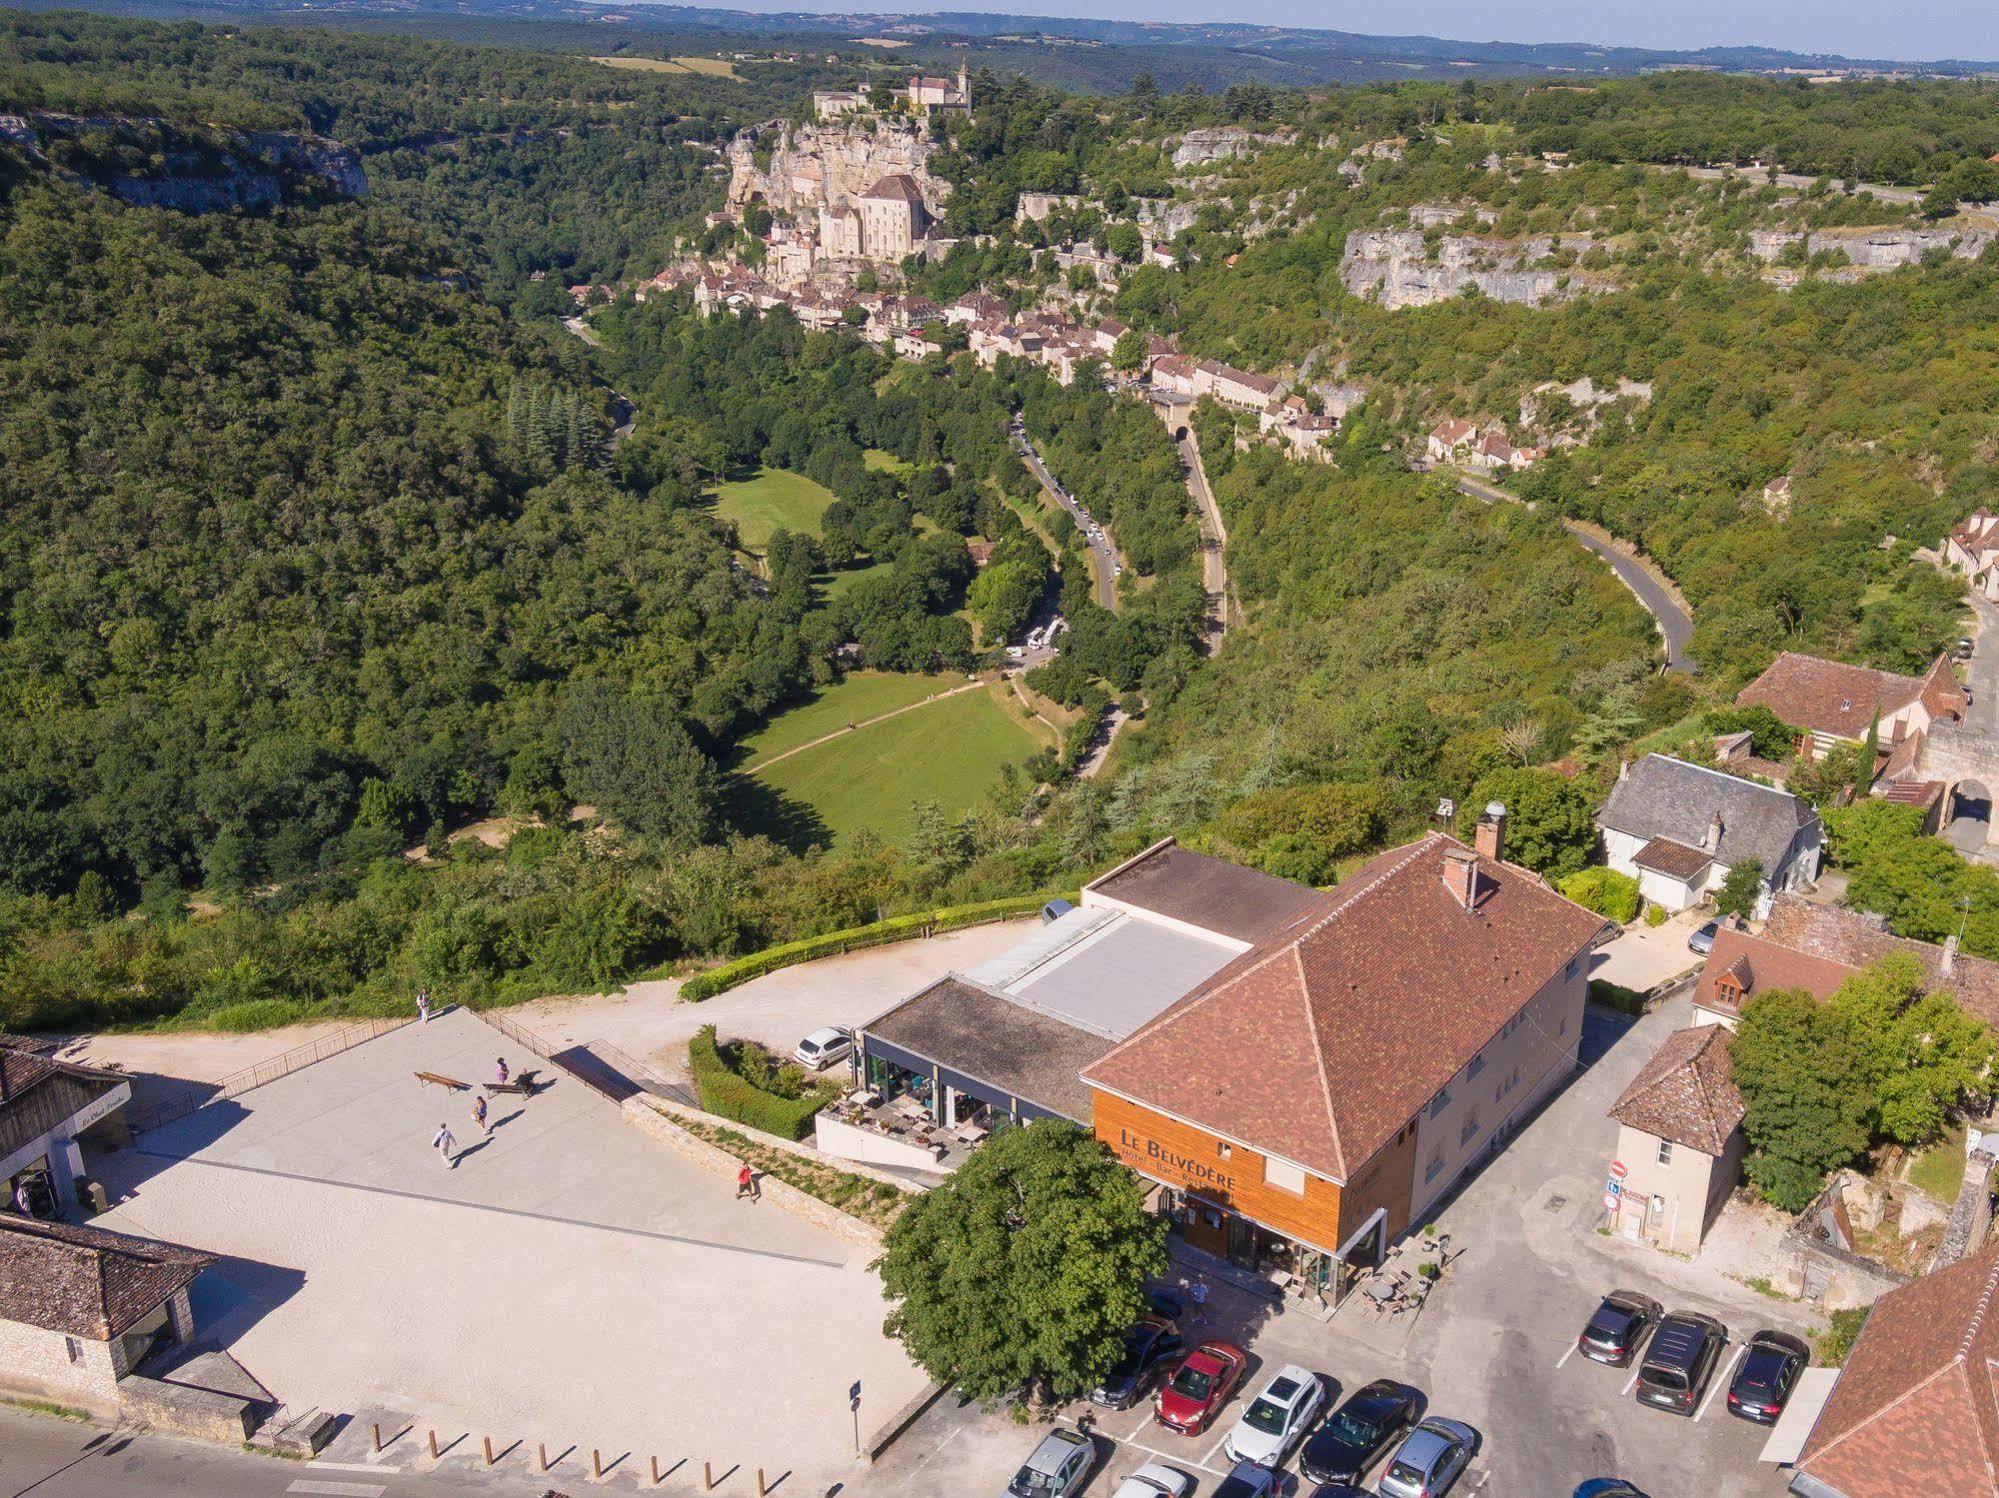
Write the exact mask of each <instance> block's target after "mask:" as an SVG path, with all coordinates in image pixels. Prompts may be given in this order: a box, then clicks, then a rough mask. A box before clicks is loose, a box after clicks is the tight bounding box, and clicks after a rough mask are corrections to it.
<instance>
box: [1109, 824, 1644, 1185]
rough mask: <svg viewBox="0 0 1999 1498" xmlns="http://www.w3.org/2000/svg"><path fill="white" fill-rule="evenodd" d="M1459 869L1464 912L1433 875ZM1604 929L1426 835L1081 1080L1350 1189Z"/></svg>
mask: <svg viewBox="0 0 1999 1498" xmlns="http://www.w3.org/2000/svg"><path fill="white" fill-rule="evenodd" d="M1463 863H1469V864H1470V865H1471V867H1472V868H1473V870H1474V871H1475V889H1476V893H1475V898H1474V900H1473V903H1472V906H1471V908H1470V909H1466V907H1465V905H1464V903H1463V902H1462V901H1461V900H1460V899H1459V897H1458V895H1457V894H1456V893H1454V892H1453V890H1452V889H1451V888H1450V887H1449V886H1448V885H1447V884H1446V882H1445V881H1446V877H1447V868H1448V867H1449V866H1450V865H1453V864H1460V865H1461V864H1463ZM1603 925H1604V922H1603V918H1602V917H1601V916H1596V915H1592V914H1591V913H1590V912H1588V911H1586V910H1584V909H1583V908H1582V907H1581V906H1580V905H1575V904H1572V903H1571V902H1570V901H1568V900H1565V899H1563V898H1562V897H1561V896H1560V895H1558V894H1556V893H1554V892H1553V891H1552V890H1550V889H1549V888H1548V887H1547V886H1546V885H1544V884H1543V883H1542V882H1541V881H1540V880H1539V879H1538V878H1536V877H1535V876H1534V875H1532V874H1530V873H1528V872H1527V871H1526V870H1524V869H1520V868H1516V867H1514V866H1513V865H1511V864H1503V863H1495V862H1493V861H1492V860H1490V859H1484V858H1478V857H1476V856H1475V855H1473V854H1472V853H1471V852H1470V851H1469V850H1467V849H1466V848H1465V847H1464V845H1463V844H1462V843H1459V842H1458V841H1457V840H1456V839H1455V838H1450V837H1446V836H1444V835H1443V834H1441V833H1432V834H1431V835H1430V836H1428V837H1426V838H1424V839H1422V840H1421V841H1420V842H1416V843H1411V844H1409V845H1407V846H1405V847H1401V848H1395V849H1392V850H1390V851H1389V852H1386V853H1383V854H1381V855H1380V856H1379V857H1377V858H1374V859H1372V860H1370V861H1369V862H1368V863H1367V864H1365V865H1363V866H1362V867H1361V868H1360V869H1359V870H1358V871H1356V872H1355V874H1354V875H1353V876H1352V878H1350V879H1349V880H1348V882H1347V883H1345V884H1343V885H1341V886H1340V887H1339V888H1338V889H1336V890H1332V891H1330V892H1328V893H1325V894H1321V895H1318V896H1316V897H1315V898H1314V899H1313V900H1312V901H1311V903H1310V904H1309V905H1307V906H1306V908H1305V909H1304V910H1303V911H1302V912H1301V913H1300V914H1299V915H1298V916H1297V917H1296V918H1295V919H1293V920H1291V921H1290V922H1289V923H1287V924H1286V925H1285V926H1284V927H1283V928H1282V929H1280V930H1278V931H1276V932H1275V933H1273V934H1272V935H1270V936H1269V937H1267V938H1265V939H1264V940H1262V941H1259V942H1258V943H1257V944H1256V945H1255V946H1254V947H1252V948H1251V949H1250V950H1249V951H1247V952H1245V953H1243V954H1242V955H1241V956H1240V957H1238V958H1236V959H1235V960H1234V961H1233V962H1231V963H1230V964H1229V965H1228V966H1227V967H1225V968H1223V969H1221V971H1220V972H1218V973H1216V974H1215V975H1214V976H1213V977H1211V978H1209V979H1208V980H1207V981H1206V982H1204V983H1203V984H1202V985H1201V986H1200V987H1199V988H1197V989H1195V990H1194V991H1193V992H1192V993H1190V994H1189V995H1188V996H1187V997H1186V998H1184V999H1181V1000H1180V1001H1178V1002H1177V1003H1175V1004H1174V1005H1173V1006H1172V1007H1171V1008H1169V1009H1167V1010H1165V1011H1164V1012H1163V1013H1162V1014H1161V1015H1159V1017H1158V1018H1156V1019H1154V1020H1152V1021H1151V1022H1149V1023H1148V1024H1146V1025H1145V1026H1143V1027H1141V1028H1140V1029H1139V1030H1137V1031H1136V1032H1134V1033H1133V1034H1132V1035H1131V1036H1130V1038H1128V1039H1127V1040H1125V1041H1124V1042H1122V1043H1121V1044H1120V1045H1118V1046H1117V1048H1116V1049H1114V1050H1112V1051H1111V1052H1110V1053H1109V1054H1108V1055H1107V1056H1105V1057H1104V1058H1103V1059H1102V1060H1101V1061H1098V1062H1097V1063H1096V1064H1095V1065H1093V1066H1091V1067H1089V1068H1087V1069H1086V1070H1085V1071H1084V1073H1083V1077H1084V1080H1085V1081H1087V1082H1089V1083H1091V1084H1092V1085H1093V1086H1097V1087H1101V1088H1103V1089H1105V1090H1107V1091H1110V1092H1114V1093H1118V1094H1120V1095H1122V1096H1125V1097H1128V1098H1133V1099H1136V1100H1137V1101H1138V1102H1140V1103H1142V1104H1144V1105H1147V1106H1150V1107H1154V1108H1158V1109H1160V1110H1161V1111H1163V1112H1166V1113H1169V1114H1172V1115H1174V1116H1176V1117H1178V1118H1182V1119H1185V1120H1186V1121H1188V1122H1189V1123H1192V1124H1194V1125H1196V1126H1198V1127H1201V1128H1205V1129H1209V1130H1211V1131H1213V1132H1214V1133H1217V1134H1220V1135H1223V1136H1226V1137H1228V1138H1232V1139H1236V1140H1240V1141H1242V1142H1243V1143H1245V1144H1247V1145H1250V1146H1252V1147H1254V1148H1256V1149H1260V1150H1263V1151H1265V1152H1267V1153H1270V1154H1274V1155H1278V1156H1281V1157H1282V1158H1284V1159H1287V1160H1290V1161H1293V1162H1295V1163H1297V1164H1299V1165H1302V1166H1305V1167H1306V1168H1307V1169H1309V1170H1312V1171H1315V1172H1317V1173H1319V1174H1321V1175H1324V1176H1327V1177H1330V1178H1331V1179H1333V1180H1335V1181H1344V1180H1346V1179H1347V1178H1348V1177H1349V1176H1350V1175H1351V1173H1352V1172H1353V1171H1355V1170H1357V1169H1359V1168H1360V1167H1361V1166H1362V1165H1363V1164H1365V1163H1366V1161H1367V1160H1368V1159H1369V1158H1370V1157H1371V1156H1373V1155H1374V1154H1375V1152H1376V1151H1378V1150H1379V1149H1380V1148H1381V1146H1382V1145H1383V1144H1385V1143H1386V1142H1387V1141H1388V1140H1389V1139H1391V1138H1392V1137H1393V1136H1394V1134H1395V1132H1396V1131H1397V1130H1398V1129H1400V1128H1401V1127H1402V1126H1403V1125H1404V1124H1406V1123H1408V1121H1409V1120H1410V1118H1411V1117H1413V1116H1414V1115H1415V1113H1416V1112H1417V1110H1418V1109H1420V1108H1421V1107H1423V1105H1424V1104H1425V1103H1427V1102H1429V1101H1430V1099H1431V1098H1433V1097H1435V1096H1436V1094H1437V1092H1438V1090H1439V1089H1440V1088H1442V1087H1443V1086H1444V1084H1445V1083H1447V1082H1448V1081H1450V1079H1451V1078H1452V1077H1453V1076H1455V1075H1456V1074H1457V1073H1458V1072H1459V1070H1461V1069H1462V1068H1463V1067H1464V1066H1465V1064H1466V1063H1467V1062H1468V1061H1469V1060H1470V1059H1471V1058H1472V1056H1474V1055H1475V1054H1476V1053H1477V1052H1478V1051H1479V1050H1481V1049H1482V1048H1483V1047H1484V1046H1485V1045H1486V1044H1487V1043H1489V1042H1490V1041H1491V1040H1492V1038H1493V1037H1494V1036H1495V1035H1496V1034H1497V1033H1498V1032H1499V1030H1500V1028H1501V1027H1502V1026H1503V1025H1505V1024H1506V1022H1507V1021H1508V1020H1510V1019H1512V1018H1513V1017H1514V1016H1515V1015H1517V1014H1519V1013H1520V1011H1521V1010H1522V1009H1523V1008H1525V1007H1526V1005H1527V1004H1528V1002H1529V1001H1530V1000H1532V999H1533V997H1534V996H1535V995H1536V994H1537V993H1539V992H1540V991H1541V989H1542V988H1543V987H1544V986H1546V984H1547V983H1548V982H1549V981H1550V980H1551V979H1553V978H1555V977H1557V976H1558V975H1560V974H1561V973H1562V971H1563V969H1564V968H1565V967H1566V966H1567V964H1568V963H1569V962H1570V961H1571V960H1572V959H1574V958H1575V957H1576V956H1577V955H1578V954H1579V953H1582V952H1585V951H1587V950H1588V949H1589V947H1590V945H1591V944H1592V943H1593V942H1594V941H1595V939H1596V937H1597V934H1598V933H1599V932H1600V931H1601V930H1602V929H1603Z"/></svg>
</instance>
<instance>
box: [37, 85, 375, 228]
mask: <svg viewBox="0 0 1999 1498" xmlns="http://www.w3.org/2000/svg"><path fill="white" fill-rule="evenodd" d="M0 143H4V144H6V145H9V146H12V147H13V148H14V149H15V150H17V151H19V152H20V153H21V155H22V156H24V157H25V158H26V159H27V160H28V161H29V162H30V163H31V164H32V165H34V166H37V167H40V168H42V169H43V170H45V171H48V172H50V173H52V174H53V175H55V176H58V177H61V178H62V179H64V180H65V181H68V182H73V183H75V184H77V185H78V186H82V187H89V188H94V189H96V190H98V191H101V192H108V193H110V194H111V195H112V196H114V197H116V198H120V199H122V200H123V201H125V202H128V203H137V204H141V205H144V206H148V207H156V208H173V209H178V210H179V211H181V212H183V213H214V212H217V211H220V210H224V209H229V208H268V207H271V206H273V205H275V204H278V203H291V202H331V201H337V200H340V199H345V198H360V197H365V196H367V192H368V179H367V175H366V174H365V173H364V172H363V171H362V169H361V159H360V157H359V156H357V155H356V154H355V153H354V152H353V151H351V150H349V149H348V148H347V147H346V146H343V145H341V144H340V143H339V142H337V141H331V140H327V139H326V138H325V137H323V136H318V135H306V134H303V133H300V132H296V131H289V130H235V129H230V128H227V127H224V126H219V125H183V124H177V123H174V122H171V121H167V120H160V119H151V118H145V117H139V116H131V115H68V114H57V113H54V112H52V111H47V110H33V111H30V112H28V113H25V114H0Z"/></svg>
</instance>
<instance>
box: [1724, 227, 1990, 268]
mask: <svg viewBox="0 0 1999 1498" xmlns="http://www.w3.org/2000/svg"><path fill="white" fill-rule="evenodd" d="M1994 237H1995V236H1994V234H1993V232H1992V231H1991V230H1990V229H1967V228H1959V229H1951V228H1935V229H1821V230H1816V231H1814V232H1812V233H1809V234H1808V233H1805V232H1804V231H1802V230H1795V229H1794V230H1783V229H1752V230H1751V231H1750V233H1749V253H1750V254H1752V255H1754V256H1755V257H1756V258H1757V259H1758V260H1761V261H1764V262H1766V263H1770V264H1774V263H1775V262H1776V261H1778V260H1781V259H1782V258H1783V257H1784V253H1785V252H1786V251H1787V250H1789V249H1791V248H1792V246H1794V245H1800V244H1802V245H1803V246H1804V249H1805V254H1806V255H1807V256H1808V257H1810V256H1816V255H1821V254H1828V253H1830V254H1834V255H1843V256H1845V257H1846V263H1847V264H1848V265H1853V266H1860V267H1862V268H1863V269H1866V270H1895V269H1897V268H1899V267H1901V266H1904V265H1918V264H1920V263H1921V262H1922V260H1923V258H1924V257H1925V256H1926V255H1929V254H1930V253H1932V252H1933V251H1936V250H1942V251H1945V252H1946V253H1948V254H1949V255H1951V256H1952V257H1954V258H1956V259H1959V260H1976V259H1977V258H1978V257H1979V256H1980V255H1982V254H1984V253H1985V251H1986V249H1987V247H1988V246H1990V245H1991V244H1992V242H1993V239H1994Z"/></svg>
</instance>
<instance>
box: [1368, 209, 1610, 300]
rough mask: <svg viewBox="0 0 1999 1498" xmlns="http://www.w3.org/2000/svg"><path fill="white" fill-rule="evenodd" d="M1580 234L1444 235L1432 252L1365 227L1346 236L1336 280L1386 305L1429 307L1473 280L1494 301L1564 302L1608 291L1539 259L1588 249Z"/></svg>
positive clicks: (1598, 281)
mask: <svg viewBox="0 0 1999 1498" xmlns="http://www.w3.org/2000/svg"><path fill="white" fill-rule="evenodd" d="M1590 243H1591V241H1590V237H1589V236H1588V235H1586V234H1567V235H1563V236H1561V238H1560V240H1559V242H1558V241H1557V240H1556V239H1555V238H1553V237H1551V236H1548V235H1539V236H1536V237H1535V238H1533V239H1522V240H1507V239H1475V238H1472V237H1470V236H1468V235H1451V234H1447V235H1444V236H1442V237H1441V238H1439V239H1438V240H1437V241H1436V247H1435V249H1434V251H1433V250H1432V248H1431V246H1430V243H1429V241H1428V240H1427V239H1426V238H1425V236H1424V235H1422V234H1421V233H1419V232H1417V231H1416V230H1413V229H1363V230H1360V231H1358V232H1356V233H1353V234H1350V235H1348V236H1347V245H1346V252H1345V253H1344V254H1343V255H1342V256H1341V257H1340V280H1341V281H1342V282H1343V283H1344V284H1345V286H1346V288H1347V290H1348V291H1351V292H1352V293H1353V294H1354V295H1355V296H1378V297H1379V298H1380V301H1381V305H1382V306H1384V307H1387V308H1389V309H1390V310H1391V311H1395V310H1399V309H1401V308H1404V307H1427V306H1429V305H1430V304H1431V303H1433V302H1441V301H1445V300H1448V299H1449V298H1451V297H1454V296H1459V295H1462V294H1463V292H1464V289H1465V287H1467V286H1476V287H1477V288H1478V289H1479V290H1480V291H1481V292H1483V293H1484V294H1485V295H1487V296H1489V297H1491V298H1492V299H1493V300H1494V301H1500V302H1522V303H1525V304H1527V305H1529V306H1538V305H1540V304H1541V303H1543V302H1549V301H1569V300H1572V299H1574V298H1576V297H1580V296H1583V295H1586V294H1588V293H1590V292H1595V291H1604V290H1608V289H1610V283H1609V282H1608V281H1606V280H1604V279H1603V278H1602V277H1600V276H1593V275H1591V274H1589V273H1588V272H1584V271H1581V270H1578V269H1576V268H1574V267H1568V268H1565V269H1563V268H1554V267H1547V266H1540V265H1537V263H1536V262H1538V261H1542V260H1545V259H1546V258H1547V257H1548V256H1549V255H1551V254H1553V253H1554V252H1555V251H1556V250H1558V249H1569V250H1576V251H1582V250H1586V249H1588V248H1589V247H1590Z"/></svg>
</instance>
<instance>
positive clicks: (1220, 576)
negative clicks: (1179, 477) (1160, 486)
mask: <svg viewBox="0 0 1999 1498" xmlns="http://www.w3.org/2000/svg"><path fill="white" fill-rule="evenodd" d="M1192 413H1193V407H1191V406H1175V405H1167V404H1163V403H1162V404H1161V405H1160V407H1159V414H1160V417H1161V418H1162V419H1163V420H1164V421H1165V423H1166V425H1167V427H1168V429H1169V430H1171V431H1174V432H1176V433H1177V432H1181V431H1184V432H1186V434H1187V435H1186V436H1184V437H1179V438H1177V440H1176V445H1177V446H1178V447H1179V449H1180V466H1181V468H1182V469H1184V470H1185V472H1186V474H1187V492H1188V493H1189V494H1190V495H1192V496H1193V499H1194V507H1195V508H1196V509H1197V510H1199V511H1200V515H1201V586H1202V587H1203V588H1204V589H1206V590H1207V594H1208V619H1209V621H1210V622H1209V635H1208V645H1207V649H1208V654H1209V655H1213V654H1214V653H1215V652H1216V651H1217V650H1219V649H1221V647H1222V637H1223V636H1224V635H1226V634H1227V633H1228V632H1229V615H1230V613H1231V612H1232V606H1233V604H1234V595H1232V594H1231V593H1230V592H1229V567H1228V556H1227V552H1228V544H1229V528H1228V526H1227V525H1225V524H1224V523H1223V521H1222V508H1221V506H1220V505H1218V504H1216V503H1215V496H1214V491H1212V490H1211V489H1209V488H1208V470H1207V467H1206V465H1205V464H1203V463H1202V462H1201V439H1200V438H1198V437H1196V436H1195V435H1194V423H1193V421H1192V420H1191V419H1190V418H1191V416H1192Z"/></svg>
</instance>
